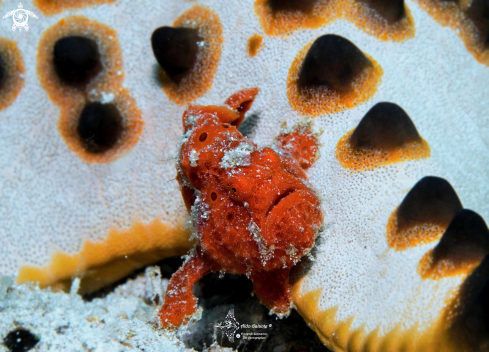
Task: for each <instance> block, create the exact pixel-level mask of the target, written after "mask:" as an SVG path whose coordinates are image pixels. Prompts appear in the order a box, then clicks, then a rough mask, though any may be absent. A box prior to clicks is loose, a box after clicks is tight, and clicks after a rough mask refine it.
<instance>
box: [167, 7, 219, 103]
mask: <svg viewBox="0 0 489 352" xmlns="http://www.w3.org/2000/svg"><path fill="white" fill-rule="evenodd" d="M173 27H184V28H193V29H196V30H197V31H198V34H199V37H200V38H202V41H201V43H202V44H201V45H199V52H198V54H197V61H196V63H195V65H194V68H193V69H192V70H191V72H189V73H188V74H187V75H186V76H185V77H183V79H182V80H181V81H180V82H179V83H175V82H173V81H172V80H171V79H170V78H169V77H168V76H167V75H166V73H165V71H163V70H162V69H161V68H160V67H158V75H159V78H160V81H161V84H162V86H163V91H164V92H165V94H166V96H167V97H168V99H170V101H171V102H173V103H176V104H179V105H184V104H187V103H189V102H191V101H193V100H195V99H197V98H198V97H200V96H202V95H203V94H204V93H205V92H206V91H207V90H209V89H210V88H211V87H212V80H213V78H214V75H215V73H216V71H217V65H218V63H219V60H220V58H221V47H222V43H223V41H224V38H223V35H222V25H221V22H220V21H219V17H218V16H217V14H216V13H215V12H214V11H212V10H210V9H209V8H207V7H204V6H199V5H195V6H193V7H191V8H190V9H189V10H187V11H185V12H184V13H183V14H182V15H181V16H180V17H179V18H178V19H177V20H175V22H174V23H173Z"/></svg>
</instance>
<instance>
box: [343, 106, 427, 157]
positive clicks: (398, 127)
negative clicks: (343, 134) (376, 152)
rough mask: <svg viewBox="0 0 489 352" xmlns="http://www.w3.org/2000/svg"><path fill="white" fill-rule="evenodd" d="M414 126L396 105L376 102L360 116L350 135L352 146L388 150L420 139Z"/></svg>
mask: <svg viewBox="0 0 489 352" xmlns="http://www.w3.org/2000/svg"><path fill="white" fill-rule="evenodd" d="M420 140H421V137H420V136H419V133H418V131H417V130H416V127H415V126H414V123H413V121H411V119H410V118H409V116H408V114H406V112H405V111H404V110H403V109H402V108H401V107H400V106H398V105H396V104H392V103H378V104H376V105H374V107H372V108H371V109H370V110H369V111H368V112H367V114H366V115H365V116H364V117H363V118H362V120H361V121H360V123H359V124H358V126H357V128H355V131H354V132H353V133H352V135H351V137H350V143H351V144H352V146H353V147H354V148H373V149H382V150H389V149H394V148H398V147H402V146H403V145H405V144H406V143H409V142H412V141H420Z"/></svg>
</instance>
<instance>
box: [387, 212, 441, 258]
mask: <svg viewBox="0 0 489 352" xmlns="http://www.w3.org/2000/svg"><path fill="white" fill-rule="evenodd" d="M397 210H398V208H396V210H394V211H393V212H392V214H391V216H390V217H389V221H388V222H387V233H386V237H387V243H388V245H389V247H390V248H394V249H395V250H397V251H403V250H406V249H408V248H411V247H415V246H419V245H422V244H427V243H431V242H434V241H437V240H439V239H440V238H441V236H442V235H443V233H444V232H445V230H446V227H445V226H441V225H437V224H424V225H422V226H415V227H412V228H409V229H400V228H398V226H397Z"/></svg>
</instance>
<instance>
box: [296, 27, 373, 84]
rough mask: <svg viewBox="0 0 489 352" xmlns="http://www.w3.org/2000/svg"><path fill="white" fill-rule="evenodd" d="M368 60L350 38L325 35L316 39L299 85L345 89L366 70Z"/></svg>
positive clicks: (301, 73)
mask: <svg viewBox="0 0 489 352" xmlns="http://www.w3.org/2000/svg"><path fill="white" fill-rule="evenodd" d="M371 65H372V64H371V63H370V61H369V59H367V57H366V56H365V55H364V54H363V53H362V52H361V51H360V49H358V48H357V47H356V46H355V45H354V44H353V43H352V42H350V41H349V40H348V39H345V38H343V37H340V36H338V35H334V34H326V35H323V36H321V37H319V38H318V39H316V40H315V41H314V43H313V44H312V46H311V48H310V49H309V52H308V53H307V55H306V57H305V59H304V63H303V64H302V67H301V71H300V73H299V80H298V84H299V87H300V88H310V87H317V86H326V87H328V88H331V89H334V90H337V91H345V90H350V89H351V88H352V82H353V80H354V79H355V78H357V77H358V76H359V75H360V74H361V73H362V72H363V70H364V69H366V68H367V67H369V66H371Z"/></svg>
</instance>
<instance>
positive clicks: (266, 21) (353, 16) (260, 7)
mask: <svg viewBox="0 0 489 352" xmlns="http://www.w3.org/2000/svg"><path fill="white" fill-rule="evenodd" d="M268 2H269V0H256V2H255V12H256V13H257V15H258V18H259V20H260V24H261V27H262V28H263V30H264V31H265V33H266V34H268V35H273V36H285V35H290V34H291V33H293V32H294V31H296V30H300V29H309V28H310V29H313V28H318V27H321V26H323V25H326V24H329V23H332V22H334V21H336V20H340V19H344V20H347V21H350V22H352V23H353V24H355V26H357V27H358V28H360V29H362V30H364V31H365V32H367V33H368V34H370V35H373V36H375V37H377V38H378V39H381V40H392V41H398V42H402V41H404V40H407V39H409V38H412V37H414V33H415V29H414V20H413V17H412V15H411V12H410V11H409V9H408V8H407V6H405V16H404V18H402V19H401V20H399V21H397V22H395V23H389V22H388V21H387V20H385V19H384V18H382V17H381V16H379V14H377V13H376V12H375V11H374V10H373V9H371V8H369V7H368V5H366V4H364V3H360V2H359V1H355V0H317V1H316V2H315V4H314V6H313V7H312V9H311V10H304V11H299V10H295V11H293V10H282V11H276V12H274V11H272V8H271V6H270V5H269V4H268Z"/></svg>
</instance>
